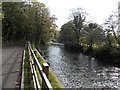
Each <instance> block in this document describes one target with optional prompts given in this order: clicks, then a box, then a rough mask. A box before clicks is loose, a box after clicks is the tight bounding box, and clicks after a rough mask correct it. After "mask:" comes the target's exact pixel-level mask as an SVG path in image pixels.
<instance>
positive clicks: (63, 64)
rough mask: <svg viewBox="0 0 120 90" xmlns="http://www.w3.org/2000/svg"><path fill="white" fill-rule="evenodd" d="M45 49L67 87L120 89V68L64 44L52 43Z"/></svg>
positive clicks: (50, 61) (47, 58)
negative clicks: (105, 63)
mask: <svg viewBox="0 0 120 90" xmlns="http://www.w3.org/2000/svg"><path fill="white" fill-rule="evenodd" d="M43 50H44V52H45V56H46V60H48V62H49V63H50V67H51V68H52V70H53V71H54V73H55V74H56V75H57V76H58V78H59V80H60V81H61V82H62V83H63V84H64V86H65V87H66V88H117V89H120V68H118V67H113V66H106V65H103V64H101V63H99V62H98V61H97V60H95V59H94V58H91V57H88V56H86V55H83V54H80V53H77V52H71V51H68V50H66V49H64V46H55V45H52V46H49V47H47V48H43Z"/></svg>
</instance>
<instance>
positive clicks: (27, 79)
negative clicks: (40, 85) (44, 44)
mask: <svg viewBox="0 0 120 90" xmlns="http://www.w3.org/2000/svg"><path fill="white" fill-rule="evenodd" d="M33 88H34V87H33V80H32V73H31V70H30V61H29V54H28V50H27V49H25V60H24V89H25V90H34V89H33Z"/></svg>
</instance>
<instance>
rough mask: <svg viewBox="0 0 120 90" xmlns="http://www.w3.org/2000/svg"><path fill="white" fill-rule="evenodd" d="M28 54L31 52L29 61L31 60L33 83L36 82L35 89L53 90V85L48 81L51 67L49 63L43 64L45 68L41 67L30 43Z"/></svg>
mask: <svg viewBox="0 0 120 90" xmlns="http://www.w3.org/2000/svg"><path fill="white" fill-rule="evenodd" d="M28 52H29V60H30V67H31V72H32V78H33V82H34V88H35V89H37V90H38V89H40V88H41V87H42V90H53V88H52V86H51V83H50V81H49V80H48V73H49V65H48V64H47V63H43V67H41V65H40V63H39V61H38V59H37V57H36V55H35V52H34V51H33V50H32V48H31V45H30V43H28ZM33 58H34V60H33ZM36 67H37V69H38V71H39V73H40V76H41V78H42V86H40V83H39V80H38V75H37V72H36Z"/></svg>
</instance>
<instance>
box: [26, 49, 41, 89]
mask: <svg viewBox="0 0 120 90" xmlns="http://www.w3.org/2000/svg"><path fill="white" fill-rule="evenodd" d="M28 51H29V56H30V57H29V59H30V66H31V72H32V76H33V82H34V87H35V88H38V89H39V88H40V84H39V81H38V77H37V73H36V70H35V66H34V62H33V60H32V56H31V52H30V48H29V47H28Z"/></svg>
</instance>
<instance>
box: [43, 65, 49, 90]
mask: <svg viewBox="0 0 120 90" xmlns="http://www.w3.org/2000/svg"><path fill="white" fill-rule="evenodd" d="M43 72H44V73H45V74H46V76H47V78H48V74H49V65H48V64H47V63H43ZM42 90H49V89H48V88H47V85H46V84H45V81H44V79H42Z"/></svg>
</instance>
